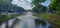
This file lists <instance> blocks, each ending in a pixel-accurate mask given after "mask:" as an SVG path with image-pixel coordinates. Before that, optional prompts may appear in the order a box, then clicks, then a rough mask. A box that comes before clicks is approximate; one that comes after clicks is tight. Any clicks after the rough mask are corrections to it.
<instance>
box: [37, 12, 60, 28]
mask: <svg viewBox="0 0 60 28" xmlns="http://www.w3.org/2000/svg"><path fill="white" fill-rule="evenodd" d="M37 16H39V17H42V18H43V19H45V20H48V21H49V22H51V23H52V24H54V25H56V26H58V27H59V26H60V12H59V13H58V12H56V13H40V14H37ZM59 28H60V27H59Z"/></svg>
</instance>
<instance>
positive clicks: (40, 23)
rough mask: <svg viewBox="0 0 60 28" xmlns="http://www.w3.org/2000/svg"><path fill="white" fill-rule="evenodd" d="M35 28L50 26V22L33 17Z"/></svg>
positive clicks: (50, 27)
mask: <svg viewBox="0 0 60 28" xmlns="http://www.w3.org/2000/svg"><path fill="white" fill-rule="evenodd" d="M35 25H36V28H52V26H51V24H50V23H49V22H47V21H44V20H41V19H35Z"/></svg>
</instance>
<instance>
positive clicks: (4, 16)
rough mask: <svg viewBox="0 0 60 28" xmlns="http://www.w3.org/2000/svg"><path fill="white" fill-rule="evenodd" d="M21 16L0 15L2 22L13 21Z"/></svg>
mask: <svg viewBox="0 0 60 28" xmlns="http://www.w3.org/2000/svg"><path fill="white" fill-rule="evenodd" d="M20 15H21V14H7V15H0V22H3V21H6V20H9V19H12V18H14V17H17V16H20Z"/></svg>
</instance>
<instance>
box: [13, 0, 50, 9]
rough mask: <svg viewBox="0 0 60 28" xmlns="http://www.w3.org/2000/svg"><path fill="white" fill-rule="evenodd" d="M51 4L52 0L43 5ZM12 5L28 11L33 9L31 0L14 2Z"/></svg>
mask: <svg viewBox="0 0 60 28" xmlns="http://www.w3.org/2000/svg"><path fill="white" fill-rule="evenodd" d="M49 3H50V0H46V1H45V2H44V3H42V5H44V6H48V5H49ZM12 4H13V5H17V6H20V7H23V8H24V9H26V10H29V9H32V7H31V0H13V1H12Z"/></svg>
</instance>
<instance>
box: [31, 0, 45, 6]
mask: <svg viewBox="0 0 60 28" xmlns="http://www.w3.org/2000/svg"><path fill="white" fill-rule="evenodd" d="M43 2H45V0H32V6H38V5H40V4H41V3H43Z"/></svg>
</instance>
